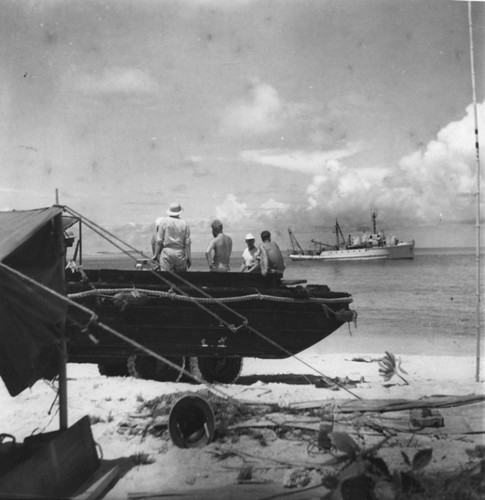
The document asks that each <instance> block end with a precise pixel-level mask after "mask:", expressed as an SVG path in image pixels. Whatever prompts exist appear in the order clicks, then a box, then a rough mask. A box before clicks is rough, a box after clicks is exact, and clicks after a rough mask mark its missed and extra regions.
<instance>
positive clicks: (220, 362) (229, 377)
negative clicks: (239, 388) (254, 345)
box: [190, 356, 243, 384]
mask: <svg viewBox="0 0 485 500" xmlns="http://www.w3.org/2000/svg"><path fill="white" fill-rule="evenodd" d="M242 365H243V358H225V357H219V356H217V357H209V358H206V357H200V358H190V372H191V373H193V374H194V375H195V376H196V377H199V378H200V379H202V380H205V381H206V382H210V383H212V382H217V383H219V384H233V383H234V382H235V381H236V380H237V379H238V377H239V374H240V373H241V370H242Z"/></svg>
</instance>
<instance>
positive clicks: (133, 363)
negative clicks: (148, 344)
mask: <svg viewBox="0 0 485 500" xmlns="http://www.w3.org/2000/svg"><path fill="white" fill-rule="evenodd" d="M167 359H168V360H169V361H172V363H175V364H177V365H178V366H180V370H176V369H175V368H173V367H171V366H169V365H167V364H166V363H164V362H163V361H159V360H158V359H155V358H153V357H151V356H145V355H140V354H132V355H131V356H130V357H129V358H128V361H127V366H128V373H129V374H130V375H131V376H132V377H135V378H143V379H150V380H157V381H158V382H178V381H179V380H180V379H181V378H182V375H183V373H182V371H181V370H182V369H183V368H185V358H184V357H182V356H181V357H176V358H175V357H174V358H168V357H167Z"/></svg>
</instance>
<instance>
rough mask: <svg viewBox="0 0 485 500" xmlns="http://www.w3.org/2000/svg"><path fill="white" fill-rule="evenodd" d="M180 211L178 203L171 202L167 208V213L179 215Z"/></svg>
mask: <svg viewBox="0 0 485 500" xmlns="http://www.w3.org/2000/svg"><path fill="white" fill-rule="evenodd" d="M181 213H182V207H181V206H180V203H172V204H171V205H170V206H169V207H168V210H167V214H168V215H180V214H181Z"/></svg>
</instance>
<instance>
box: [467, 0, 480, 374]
mask: <svg viewBox="0 0 485 500" xmlns="http://www.w3.org/2000/svg"><path fill="white" fill-rule="evenodd" d="M468 33H469V37H470V70H471V80H472V96H473V114H474V119H475V153H476V161H477V191H476V222H475V226H476V256H475V259H476V264H477V270H476V274H477V275H476V280H477V283H476V295H477V303H476V329H477V353H476V357H477V359H476V372H475V379H476V381H477V382H479V381H480V356H481V350H482V347H481V336H482V333H481V322H480V318H481V298H480V288H481V286H480V285H481V284H480V273H481V267H480V146H479V142H478V116H477V98H476V91H475V63H474V52H473V27H472V7H471V2H470V1H469V2H468Z"/></svg>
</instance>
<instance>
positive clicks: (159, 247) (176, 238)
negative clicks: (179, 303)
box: [152, 203, 192, 273]
mask: <svg viewBox="0 0 485 500" xmlns="http://www.w3.org/2000/svg"><path fill="white" fill-rule="evenodd" d="M181 213H182V207H181V206H180V204H179V203H172V204H171V205H170V207H169V209H168V210H167V215H168V217H164V218H163V219H162V220H161V221H159V224H158V229H157V234H156V236H155V252H154V255H153V258H152V260H153V261H155V262H159V264H160V269H161V270H162V271H172V272H174V273H180V272H184V271H187V269H188V268H189V267H190V265H191V261H192V255H191V251H190V246H191V241H190V228H189V225H188V224H187V222H186V221H185V220H183V219H181V218H180V214H181ZM157 221H158V220H157Z"/></svg>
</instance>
